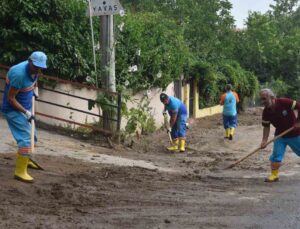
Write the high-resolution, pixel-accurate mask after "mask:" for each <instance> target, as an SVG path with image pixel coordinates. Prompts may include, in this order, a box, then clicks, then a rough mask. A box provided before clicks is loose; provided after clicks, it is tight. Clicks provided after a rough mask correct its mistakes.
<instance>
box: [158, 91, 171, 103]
mask: <svg viewBox="0 0 300 229" xmlns="http://www.w3.org/2000/svg"><path fill="white" fill-rule="evenodd" d="M159 98H160V101H161V102H162V103H163V104H165V105H167V104H168V103H169V96H168V95H167V94H165V93H161V94H160V96H159Z"/></svg>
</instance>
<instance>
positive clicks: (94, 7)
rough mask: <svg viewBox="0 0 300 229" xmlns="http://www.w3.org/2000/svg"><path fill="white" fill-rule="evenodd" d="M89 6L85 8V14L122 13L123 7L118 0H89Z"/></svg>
mask: <svg viewBox="0 0 300 229" xmlns="http://www.w3.org/2000/svg"><path fill="white" fill-rule="evenodd" d="M89 1H90V7H91V8H89V7H88V9H87V16H90V14H91V15H92V16H102V15H113V14H124V9H123V7H122V6H121V4H120V2H119V0H89Z"/></svg>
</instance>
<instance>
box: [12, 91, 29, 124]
mask: <svg viewBox="0 0 300 229" xmlns="http://www.w3.org/2000/svg"><path fill="white" fill-rule="evenodd" d="M18 93H19V89H15V88H13V87H10V88H9V90H8V102H9V103H10V105H12V106H13V107H14V108H15V109H16V110H17V111H20V112H22V113H24V114H25V116H26V118H27V119H28V121H31V120H32V119H34V116H33V115H32V113H31V112H30V111H28V110H26V109H25V108H24V107H23V106H22V105H21V104H20V103H19V102H18V101H17V99H16V96H17V94H18Z"/></svg>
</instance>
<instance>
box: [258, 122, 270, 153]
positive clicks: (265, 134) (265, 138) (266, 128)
mask: <svg viewBox="0 0 300 229" xmlns="http://www.w3.org/2000/svg"><path fill="white" fill-rule="evenodd" d="M269 134H270V126H264V129H263V137H262V140H261V144H260V147H261V148H262V149H264V148H266V146H267V145H266V144H267V142H268V138H269Z"/></svg>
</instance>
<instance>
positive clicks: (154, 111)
mask: <svg viewBox="0 0 300 229" xmlns="http://www.w3.org/2000/svg"><path fill="white" fill-rule="evenodd" d="M162 92H165V93H166V94H168V95H171V96H174V84H173V83H171V84H170V85H169V86H168V87H167V88H166V90H165V91H162V90H161V89H159V88H153V89H151V90H147V91H142V92H139V93H137V94H136V95H133V96H132V100H133V101H134V102H128V103H127V108H128V109H130V108H132V107H136V106H137V104H138V103H139V102H140V101H141V99H142V98H143V97H144V96H145V95H148V98H149V100H150V104H149V107H150V108H151V113H150V115H152V116H153V117H154V119H155V124H156V127H157V128H159V127H161V126H162V124H163V122H164V117H163V115H162V112H163V109H164V106H163V104H162V103H161V102H160V98H159V95H160V93H162ZM125 126H126V119H124V118H123V119H122V123H121V129H122V128H124V127H125Z"/></svg>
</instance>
